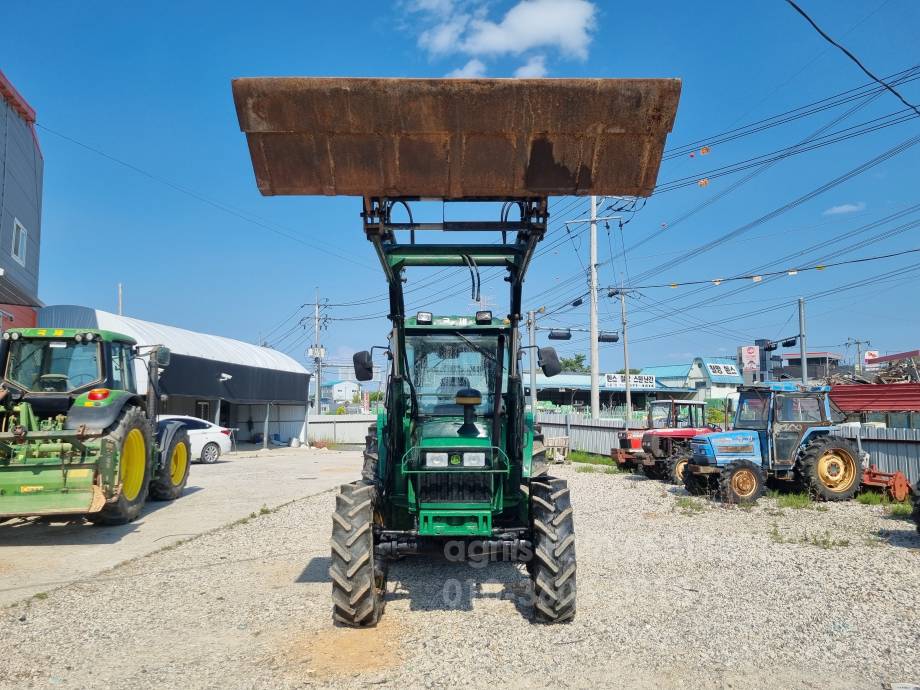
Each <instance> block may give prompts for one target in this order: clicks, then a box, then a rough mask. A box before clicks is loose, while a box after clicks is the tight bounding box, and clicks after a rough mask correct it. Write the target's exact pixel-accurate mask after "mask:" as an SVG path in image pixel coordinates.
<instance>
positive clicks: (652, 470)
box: [639, 460, 661, 479]
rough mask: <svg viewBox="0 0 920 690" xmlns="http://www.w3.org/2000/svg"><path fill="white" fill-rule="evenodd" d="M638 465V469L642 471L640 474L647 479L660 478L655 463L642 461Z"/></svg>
mask: <svg viewBox="0 0 920 690" xmlns="http://www.w3.org/2000/svg"><path fill="white" fill-rule="evenodd" d="M640 462H641V460H640ZM639 467H640V471H641V472H642V474H644V475H645V476H646V477H647V478H648V479H660V478H661V475H660V474H659V473H658V467H656V466H655V465H646V464H644V463H643V464H641V465H639Z"/></svg>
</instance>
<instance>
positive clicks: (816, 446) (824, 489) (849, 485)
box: [796, 435, 863, 501]
mask: <svg viewBox="0 0 920 690" xmlns="http://www.w3.org/2000/svg"><path fill="white" fill-rule="evenodd" d="M796 471H797V474H798V478H799V481H800V482H801V484H802V485H803V486H804V487H805V490H806V491H808V493H810V494H811V495H812V496H813V497H815V498H820V499H823V500H825V501H847V500H849V499H851V498H853V496H854V495H855V494H856V492H857V491H859V487H860V485H861V484H862V476H863V467H862V462H860V460H859V449H858V448H857V447H856V444H855V443H853V442H852V441H849V440H847V439H844V438H838V437H836V436H829V435H828V436H820V437H818V438H816V439H815V440H813V441H812V442H811V443H809V444H808V445H807V446H806V447H805V450H804V451H803V453H802V455H801V457H800V458H799V461H798V463H797V464H796Z"/></svg>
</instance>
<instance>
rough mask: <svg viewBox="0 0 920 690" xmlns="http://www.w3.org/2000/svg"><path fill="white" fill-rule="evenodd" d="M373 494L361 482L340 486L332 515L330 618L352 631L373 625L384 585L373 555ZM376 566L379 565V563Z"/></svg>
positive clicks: (382, 572) (380, 608) (372, 488)
mask: <svg viewBox="0 0 920 690" xmlns="http://www.w3.org/2000/svg"><path fill="white" fill-rule="evenodd" d="M376 504H377V490H376V488H375V487H374V485H373V484H370V483H368V482H365V481H358V482H353V483H351V484H343V485H342V486H341V488H340V489H339V494H338V495H337V496H336V497H335V512H334V513H333V514H332V542H331V545H332V565H331V566H330V568H329V577H330V578H331V579H332V618H333V620H334V621H336V622H337V623H341V624H342V625H347V626H349V627H352V628H367V627H371V626H374V625H376V624H377V621H378V620H379V619H380V614H381V613H382V612H383V593H384V587H385V582H386V575H385V572H384V570H383V569H382V568H381V567H379V566H378V564H377V563H376V560H377V557H376V555H375V554H374V514H375V508H376ZM380 565H383V564H382V563H381V564H380Z"/></svg>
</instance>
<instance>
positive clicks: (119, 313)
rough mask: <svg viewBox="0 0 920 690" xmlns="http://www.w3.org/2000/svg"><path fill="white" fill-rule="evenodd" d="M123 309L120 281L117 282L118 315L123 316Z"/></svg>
mask: <svg viewBox="0 0 920 690" xmlns="http://www.w3.org/2000/svg"><path fill="white" fill-rule="evenodd" d="M124 313H125V311H124V300H123V291H122V285H121V283H119V284H118V315H119V316H123V315H124Z"/></svg>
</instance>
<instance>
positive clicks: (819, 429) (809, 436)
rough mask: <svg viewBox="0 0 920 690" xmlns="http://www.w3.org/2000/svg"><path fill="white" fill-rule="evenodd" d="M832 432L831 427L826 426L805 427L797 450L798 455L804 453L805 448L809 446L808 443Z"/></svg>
mask: <svg viewBox="0 0 920 690" xmlns="http://www.w3.org/2000/svg"><path fill="white" fill-rule="evenodd" d="M829 433H830V427H826V426H813V427H809V428H808V429H805V433H804V434H803V435H802V440H801V441H799V448H798V451H797V452H796V457H798V456H799V455H801V454H802V452H803V451H804V450H805V448H807V447H808V444H809V443H811V442H812V441H814V440H815V439H816V438H820V437H822V436H827V435H828V434H829Z"/></svg>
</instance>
